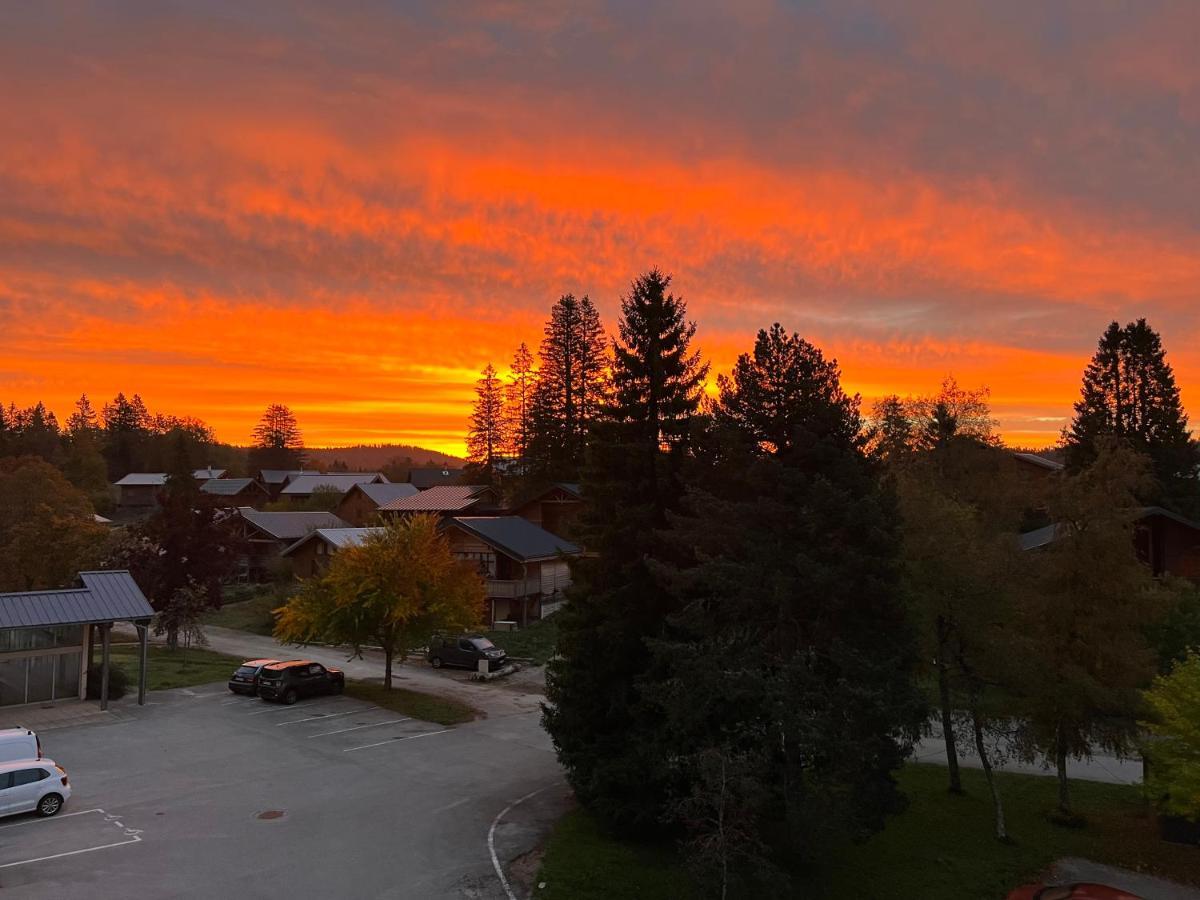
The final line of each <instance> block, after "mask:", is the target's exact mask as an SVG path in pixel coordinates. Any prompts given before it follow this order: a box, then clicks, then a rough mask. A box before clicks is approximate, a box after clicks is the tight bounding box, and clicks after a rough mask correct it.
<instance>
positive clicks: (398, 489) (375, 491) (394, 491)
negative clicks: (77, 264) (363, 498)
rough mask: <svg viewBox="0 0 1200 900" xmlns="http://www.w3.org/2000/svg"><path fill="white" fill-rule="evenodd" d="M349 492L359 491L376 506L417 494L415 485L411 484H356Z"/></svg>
mask: <svg viewBox="0 0 1200 900" xmlns="http://www.w3.org/2000/svg"><path fill="white" fill-rule="evenodd" d="M350 490H359V491H362V492H363V493H364V494H366V495H367V496H368V497H369V498H371V502H373V503H374V504H375V505H376V506H382V505H383V504H385V503H391V502H392V501H393V500H403V499H404V498H405V497H412V496H413V495H414V494H416V493H417V488H416V485H412V484H391V483H388V484H356V485H355V486H354V487H353V488H351V489H350Z"/></svg>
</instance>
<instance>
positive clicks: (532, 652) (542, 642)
mask: <svg viewBox="0 0 1200 900" xmlns="http://www.w3.org/2000/svg"><path fill="white" fill-rule="evenodd" d="M484 635H485V636H486V637H487V638H489V639H490V640H491V642H492V643H493V644H495V645H496V646H497V647H503V648H504V649H505V650H507V651H508V655H509V656H517V657H522V658H525V659H532V660H533V661H534V662H535V663H536V664H537V665H539V666H541V665H545V664H546V662H547V661H548V660H549V659H550V657H551V656H553V655H554V648H555V646H556V645H557V643H558V624H557V622H556V620H555V617H554V616H551V617H550V618H548V619H541V620H539V621H537V622H534V623H533V624H532V625H530V626H529V627H528V628H522V629H521V630H520V631H485V632H484Z"/></svg>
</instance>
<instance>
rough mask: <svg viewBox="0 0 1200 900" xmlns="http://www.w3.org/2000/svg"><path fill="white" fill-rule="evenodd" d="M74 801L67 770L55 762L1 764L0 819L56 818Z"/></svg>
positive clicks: (22, 761) (37, 760)
mask: <svg viewBox="0 0 1200 900" xmlns="http://www.w3.org/2000/svg"><path fill="white" fill-rule="evenodd" d="M69 799H71V782H70V781H69V780H68V778H67V770H66V769H64V768H63V767H62V766H60V765H57V764H56V763H55V762H54V760H52V759H20V760H17V761H15V762H6V763H0V816H13V815H16V814H17V813H25V812H36V813H37V814H38V815H39V816H53V815H55V814H56V813H57V812H58V811H59V810H60V809H62V808H63V804H64V803H66V802H67V801H68V800H69Z"/></svg>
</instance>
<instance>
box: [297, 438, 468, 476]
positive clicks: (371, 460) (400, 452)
mask: <svg viewBox="0 0 1200 900" xmlns="http://www.w3.org/2000/svg"><path fill="white" fill-rule="evenodd" d="M304 452H305V453H306V454H307V456H308V465H309V466H320V467H321V468H327V467H329V466H330V465H332V464H333V463H334V461H335V460H336V461H340V462H343V463H345V464H346V465H347V466H348V467H350V468H351V469H355V470H358V471H360V472H375V471H378V470H380V469H382V468H384V467H385V466H387V465H388V464H390V463H394V462H397V461H399V462H400V463H403V464H405V465H412V466H416V467H422V466H447V467H450V468H459V467H460V466H462V465H463V464H464V461H463V460H461V459H459V458H458V457H457V456H450V455H449V454H448V453H439V452H438V451H437V450H426V449H425V448H424V447H414V446H412V445H410V444H357V445H355V446H353V447H306V448H304ZM410 459H411V460H412V462H411V463H409V462H408V460H410Z"/></svg>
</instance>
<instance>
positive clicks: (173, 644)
mask: <svg viewBox="0 0 1200 900" xmlns="http://www.w3.org/2000/svg"><path fill="white" fill-rule="evenodd" d="M167 649H168V650H170V651H172V652H174V651H176V650H178V649H179V629H178V628H175V627H169V628H167Z"/></svg>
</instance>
